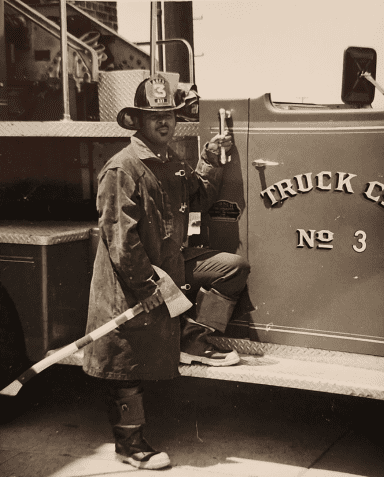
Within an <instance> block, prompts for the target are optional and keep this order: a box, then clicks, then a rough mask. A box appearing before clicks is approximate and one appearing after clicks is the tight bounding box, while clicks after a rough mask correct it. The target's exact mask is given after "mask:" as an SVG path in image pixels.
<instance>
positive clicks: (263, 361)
mask: <svg viewBox="0 0 384 477" xmlns="http://www.w3.org/2000/svg"><path fill="white" fill-rule="evenodd" d="M219 341H220V340H216V339H215V342H216V344H218V343H219ZM229 342H230V345H231V346H232V347H233V348H237V350H239V349H241V348H242V349H248V350H250V351H251V352H252V351H254V350H255V349H256V350H258V351H260V352H262V353H265V354H262V355H256V354H243V353H240V358H241V361H240V363H239V364H237V365H235V366H228V367H212V366H205V365H200V364H193V365H184V364H182V365H180V366H179V371H180V374H181V375H182V376H190V377H197V378H208V379H219V380H224V381H236V382H246V383H253V384H265V385H267V386H280V387H289V388H295V389H304V390H308V391H320V392H326V393H333V394H343V395H347V396H358V397H364V398H370V399H378V400H384V358H376V357H374V356H359V355H353V354H352V355H350V354H349V353H341V352H337V353H333V352H331V353H332V354H330V355H329V356H326V355H324V353H323V350H314V349H307V350H306V352H303V351H304V349H302V348H299V350H298V351H297V352H296V353H295V352H294V350H292V349H287V348H293V347H286V346H280V345H275V346H272V347H271V346H269V344H267V343H251V342H247V340H237V339H233V338H232V339H230V341H229ZM246 342H247V343H248V345H249V347H247V345H246ZM225 343H227V345H226V346H228V340H227V339H226V338H223V340H221V344H222V346H223V347H225ZM254 344H256V345H257V347H256V348H254V346H253V345H254ZM268 351H269V352H270V353H268ZM52 353H53V351H50V352H49V353H48V355H51V354H52ZM283 354H290V356H291V357H290V358H287V357H283V356H282V355H283ZM315 355H318V356H320V359H323V360H324V359H329V362H324V361H320V362H316V361H315V360H314V359H313V357H314V356H315ZM305 356H310V359H309V360H306V359H305ZM301 358H304V359H301ZM371 358H372V359H371ZM332 359H334V360H332ZM335 360H336V361H335ZM82 362H83V350H80V351H78V352H76V353H75V354H73V355H72V356H69V357H68V358H65V360H63V361H61V364H68V365H77V366H81V365H82ZM343 362H344V364H341V363H343Z"/></svg>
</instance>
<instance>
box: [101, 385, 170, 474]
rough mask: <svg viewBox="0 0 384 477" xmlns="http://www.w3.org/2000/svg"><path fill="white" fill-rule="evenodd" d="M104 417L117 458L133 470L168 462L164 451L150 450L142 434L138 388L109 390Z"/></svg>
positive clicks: (142, 414)
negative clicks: (107, 418) (109, 425)
mask: <svg viewBox="0 0 384 477" xmlns="http://www.w3.org/2000/svg"><path fill="white" fill-rule="evenodd" d="M108 416H109V421H110V423H111V425H112V430H113V435H114V437H115V450H116V453H117V455H118V458H119V459H120V460H122V461H123V462H125V463H128V464H131V465H132V466H133V467H136V468H137V469H152V470H153V469H162V468H164V467H167V466H169V465H170V463H171V462H170V459H169V456H168V454H166V453H165V452H157V451H156V450H154V449H153V448H152V447H151V446H150V445H149V444H148V442H147V441H146V440H145V439H144V437H143V428H144V424H145V416H144V407H143V393H142V392H141V389H140V387H137V388H128V389H125V388H124V389H113V390H110V399H109V402H108Z"/></svg>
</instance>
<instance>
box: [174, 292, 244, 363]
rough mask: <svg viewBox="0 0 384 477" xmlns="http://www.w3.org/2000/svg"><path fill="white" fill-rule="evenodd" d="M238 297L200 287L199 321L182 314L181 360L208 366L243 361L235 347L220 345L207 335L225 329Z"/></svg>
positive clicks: (197, 318) (198, 294)
mask: <svg viewBox="0 0 384 477" xmlns="http://www.w3.org/2000/svg"><path fill="white" fill-rule="evenodd" d="M235 305H236V300H232V299H230V298H228V297H225V296H224V295H222V294H221V293H219V292H218V291H216V290H214V289H211V290H209V291H207V290H204V289H203V288H200V290H199V292H198V293H197V297H196V321H195V320H193V319H192V318H189V317H188V316H186V315H182V317H181V341H180V350H181V353H180V362H181V363H183V364H191V363H192V362H193V361H196V362H200V363H203V364H208V365H209V366H231V365H233V364H236V363H238V362H239V361H240V357H239V355H238V354H237V352H236V351H235V350H232V349H226V350H222V349H218V348H217V347H216V346H215V345H214V344H213V343H210V342H209V340H208V337H209V336H210V335H211V334H212V333H213V332H214V331H216V330H218V331H220V332H222V333H224V331H225V329H226V327H227V324H228V322H229V320H230V318H231V316H232V313H233V309H234V308H235Z"/></svg>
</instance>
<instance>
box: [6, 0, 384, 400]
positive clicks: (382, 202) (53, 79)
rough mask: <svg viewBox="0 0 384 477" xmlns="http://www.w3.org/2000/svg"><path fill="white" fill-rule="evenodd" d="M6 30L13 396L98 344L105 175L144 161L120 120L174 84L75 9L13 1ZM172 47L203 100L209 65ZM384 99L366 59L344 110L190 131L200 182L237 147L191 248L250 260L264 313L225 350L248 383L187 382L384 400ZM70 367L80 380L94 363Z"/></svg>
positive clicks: (351, 69) (370, 54)
mask: <svg viewBox="0 0 384 477" xmlns="http://www.w3.org/2000/svg"><path fill="white" fill-rule="evenodd" d="M155 3H156V2H155ZM170 3H173V2H170ZM176 3H177V2H176ZM182 3H185V4H187V3H190V2H182ZM0 13H1V15H0V51H1V54H0V136H1V149H0V170H1V176H0V216H1V222H0V282H1V296H0V299H1V306H2V309H1V323H0V326H1V337H0V344H1V346H0V349H1V351H0V354H1V356H0V357H1V366H2V373H3V378H2V384H3V385H4V386H5V385H6V384H7V383H8V382H9V381H10V379H12V378H15V377H17V374H18V373H19V372H20V371H21V370H24V369H25V365H26V362H28V363H33V362H38V361H39V360H41V359H43V358H44V357H46V356H49V355H50V354H52V353H53V352H55V350H57V349H59V348H61V347H63V346H65V345H67V344H69V343H71V342H72V341H74V340H77V339H79V338H81V337H82V336H83V335H84V333H85V324H86V319H87V306H88V294H89V286H90V280H91V277H92V263H93V257H94V253H95V248H96V247H97V241H98V228H97V214H96V210H95V197H96V193H97V190H96V189H97V174H98V172H99V171H100V170H101V168H102V167H103V165H104V164H105V162H106V161H107V160H108V159H109V158H110V157H111V156H112V155H113V154H115V153H116V152H118V151H120V150H121V149H122V148H124V147H125V146H126V145H128V144H129V138H130V136H131V134H132V132H131V131H128V130H124V129H122V128H120V127H119V126H118V125H117V123H116V114H117V112H118V111H119V110H120V109H121V108H122V107H125V106H126V105H127V101H128V100H127V98H131V99H132V98H133V95H134V91H135V89H136V86H137V85H138V83H139V82H140V81H141V80H142V79H143V78H145V77H146V76H148V74H149V72H150V71H151V69H153V68H159V69H160V71H162V69H161V68H162V67H161V65H159V62H156V64H155V65H154V60H153V54H148V53H146V52H145V50H144V49H143V47H142V45H137V44H134V43H130V42H129V41H127V40H125V39H124V38H122V37H120V36H119V35H118V34H117V33H116V31H114V30H113V29H111V28H109V27H107V26H106V25H104V24H103V23H101V22H99V21H98V20H97V19H95V18H93V17H91V16H90V15H88V14H87V13H85V12H84V11H82V10H81V9H80V8H78V7H76V6H75V5H74V4H72V3H68V4H66V2H65V1H60V2H59V3H58V2H56V3H52V4H45V3H44V4H38V5H34V6H33V7H32V6H29V5H27V4H25V3H23V2H21V1H20V0H0ZM151 21H152V23H153V19H152V20H151ZM172 41H173V42H176V43H180V44H181V46H182V48H183V49H184V52H183V54H184V55H186V58H187V60H188V61H187V62H185V63H186V64H187V65H188V66H187V73H186V75H184V76H185V77H184V78H181V80H182V81H183V85H184V86H185V87H188V88H189V87H191V88H193V84H194V72H193V52H192V48H191V46H190V45H189V44H188V42H187V41H185V39H180V38H176V39H173V40H172ZM150 43H151V48H152V47H153V44H154V43H155V44H166V43H171V40H170V39H167V40H158V39H157V38H155V39H153V38H151V42H150ZM152 51H153V50H152V49H151V52H152ZM376 89H379V90H380V92H381V93H382V92H383V91H382V89H381V87H380V85H379V84H378V83H377V82H376V52H375V51H374V50H373V49H371V48H363V47H349V48H347V49H346V50H345V52H344V72H343V78H342V103H340V104H321V105H320V104H301V103H300V104H296V103H282V102H279V103H276V102H274V101H272V98H271V95H269V94H265V95H263V96H261V97H259V98H255V99H248V98H244V99H236V100H227V99H226V100H219V99H218V100H208V101H204V100H203V99H201V98H200V99H199V102H198V108H196V104H195V106H194V108H191V111H189V113H190V114H189V115H186V118H185V122H180V123H178V125H177V129H176V135H175V138H174V141H173V144H172V147H173V148H175V149H176V151H177V152H178V153H180V154H183V155H184V156H185V157H186V159H187V160H188V161H189V162H190V163H191V164H194V163H196V161H197V158H198V153H199V148H200V146H201V144H204V143H205V142H206V141H208V140H209V139H210V138H211V137H212V136H213V135H215V134H217V133H218V132H220V131H221V130H222V129H223V127H227V128H228V129H229V130H230V131H231V133H232V135H233V142H234V147H233V149H232V151H231V156H230V161H229V162H228V163H227V164H226V166H225V170H224V180H223V186H222V189H221V192H220V197H219V198H218V200H217V201H216V202H215V203H214V204H213V206H212V207H211V209H210V210H209V212H208V213H207V214H204V215H203V216H201V217H200V216H196V217H194V222H192V223H191V227H190V229H191V235H190V237H189V240H190V245H191V246H207V247H210V248H213V249H218V250H223V251H228V252H233V253H238V254H240V255H243V256H245V257H247V259H248V260H249V262H250V264H251V275H250V278H249V281H248V290H249V295H250V298H251V301H252V303H253V306H254V308H255V310H254V311H252V312H250V313H247V314H245V315H243V316H242V317H241V318H239V319H234V320H232V321H231V322H230V324H229V326H228V329H227V331H226V333H225V335H224V336H222V335H220V336H219V335H217V336H214V337H213V338H212V339H213V340H214V341H215V344H216V345H217V346H219V347H220V346H223V347H227V346H228V345H230V346H231V347H233V348H234V349H236V350H237V351H238V352H239V354H240V355H241V362H240V363H239V364H238V365H236V366H231V367H226V368H213V367H206V366H204V365H193V364H192V365H180V373H181V375H183V376H194V377H201V378H211V379H219V380H232V381H238V382H241V381H242V382H248V383H255V384H266V385H271V386H283V387H290V388H298V389H304V390H313V391H321V392H327V393H335V394H341V395H352V396H361V397H365V398H372V399H377V400H383V399H384V320H383V310H384V294H383V293H382V290H381V285H382V283H383V278H384V247H383V243H384V228H383V226H382V224H383V218H384V209H383V208H384V198H383V192H384V170H383V165H382V156H383V153H384V111H380V110H375V109H372V107H371V104H372V102H373V99H374V95H375V91H376ZM111 318H112V317H111ZM62 364H68V365H81V364H82V355H81V352H79V353H75V354H73V355H71V356H70V357H68V358H66V359H65V360H63V361H62Z"/></svg>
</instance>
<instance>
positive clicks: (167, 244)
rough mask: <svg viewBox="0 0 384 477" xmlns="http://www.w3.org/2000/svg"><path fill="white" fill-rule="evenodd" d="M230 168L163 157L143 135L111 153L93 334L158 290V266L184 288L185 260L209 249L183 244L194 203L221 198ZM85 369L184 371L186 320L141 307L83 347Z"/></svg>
mask: <svg viewBox="0 0 384 477" xmlns="http://www.w3.org/2000/svg"><path fill="white" fill-rule="evenodd" d="M222 171H223V169H222V168H221V167H220V166H218V167H214V166H213V165H212V164H210V163H209V162H208V161H207V157H206V152H205V150H204V151H203V153H202V155H201V158H200V160H199V162H198V164H197V167H196V170H193V169H192V168H191V167H190V166H189V165H188V164H187V163H186V162H185V161H183V160H182V159H180V158H179V157H178V156H177V155H176V154H175V153H174V152H173V151H171V150H169V155H168V161H166V162H164V163H163V162H162V161H161V160H160V159H159V158H158V157H157V156H156V155H155V154H154V153H153V152H152V151H151V150H150V149H149V147H148V145H147V144H146V142H145V139H144V138H143V137H142V136H141V135H140V133H136V134H135V135H134V136H133V137H132V138H131V143H130V144H129V145H128V146H127V147H126V148H125V149H123V150H122V151H121V152H119V153H118V154H116V155H115V156H114V157H112V159H110V160H109V161H108V162H107V163H106V165H105V166H104V168H103V169H102V170H101V172H100V174H99V177H98V194H97V210H98V213H99V228H100V242H99V245H98V249H97V253H96V258H95V263H94V271H93V278H92V283H91V290H90V301H89V311H88V323H87V333H89V332H91V331H93V330H94V329H96V328H97V327H99V326H101V325H103V324H104V323H106V322H107V321H109V320H110V319H111V318H114V317H116V316H118V315H119V314H121V313H123V312H124V311H125V310H127V309H128V308H130V307H132V306H134V305H135V304H136V303H138V302H139V301H140V300H142V299H144V298H146V297H148V296H150V295H151V294H152V293H153V292H154V291H155V288H156V283H155V280H156V276H155V273H154V270H153V268H152V264H154V265H157V266H159V267H160V268H162V269H163V270H165V271H166V272H167V273H168V274H169V275H170V276H171V278H172V279H173V280H174V282H175V283H176V284H177V285H178V286H179V287H180V286H182V285H184V283H185V271H184V260H185V259H186V258H193V257H194V256H197V255H200V254H202V253H204V252H205V251H204V250H202V249H198V248H197V249H196V248H195V249H185V250H183V251H182V249H183V244H184V243H185V241H186V238H187V228H188V214H189V210H190V203H191V201H193V202H194V203H197V204H198V205H199V207H200V209H201V210H202V211H204V210H207V209H208V208H209V207H210V206H211V204H212V203H213V202H214V201H215V199H216V197H217V194H218V192H219V188H220V185H221V180H222ZM84 352H85V356H84V364H83V368H84V371H85V372H86V373H88V374H89V375H92V376H96V377H99V378H106V379H116V380H136V379H148V380H157V379H170V378H173V377H175V376H177V375H178V374H179V373H178V364H179V357H180V323H179V319H178V318H171V317H170V316H169V313H168V309H167V307H166V305H165V304H163V305H161V306H160V307H158V308H156V309H155V310H152V311H151V312H150V313H141V314H140V315H138V316H137V317H135V318H133V319H132V320H131V321H129V322H126V323H124V324H123V325H121V326H120V327H119V328H118V329H116V330H114V331H112V332H110V333H109V334H108V335H106V336H104V337H102V338H100V339H99V340H97V341H95V342H93V343H91V344H90V345H88V346H87V347H86V348H84Z"/></svg>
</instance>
